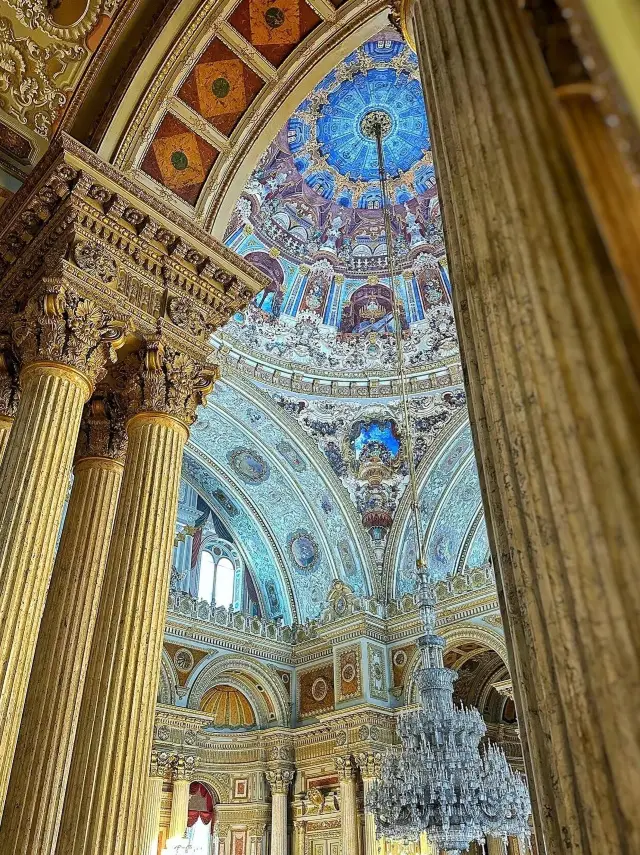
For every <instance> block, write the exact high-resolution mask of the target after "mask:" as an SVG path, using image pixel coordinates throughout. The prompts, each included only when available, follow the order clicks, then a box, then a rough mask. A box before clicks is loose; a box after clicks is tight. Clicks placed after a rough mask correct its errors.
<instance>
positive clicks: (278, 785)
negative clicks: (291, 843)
mask: <svg viewBox="0 0 640 855" xmlns="http://www.w3.org/2000/svg"><path fill="white" fill-rule="evenodd" d="M265 774H266V777H267V781H268V782H269V785H270V787H271V850H270V851H271V855H288V844H287V794H288V792H289V784H290V783H291V782H292V781H293V776H294V774H295V772H294V770H293V769H269V770H268V771H267V772H265Z"/></svg>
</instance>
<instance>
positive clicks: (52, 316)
mask: <svg viewBox="0 0 640 855" xmlns="http://www.w3.org/2000/svg"><path fill="white" fill-rule="evenodd" d="M123 329H124V325H123V324H122V323H120V322H118V321H113V320H110V319H108V318H107V315H106V314H105V312H104V311H103V310H102V309H101V308H100V307H99V306H98V305H96V303H94V302H93V301H92V300H89V299H86V298H84V297H81V296H79V295H78V294H76V293H75V292H73V291H72V290H71V289H70V288H68V287H67V286H66V285H65V284H64V283H62V282H61V281H60V279H59V278H57V277H56V278H55V279H54V278H49V279H46V278H45V279H44V280H43V284H42V288H41V289H40V290H39V291H38V292H37V293H36V294H35V295H33V296H32V297H30V298H29V300H28V301H27V304H26V306H25V308H24V311H23V312H21V314H20V315H19V316H18V317H17V319H16V320H15V321H14V323H13V327H12V337H13V343H14V346H15V348H16V351H17V353H18V355H19V356H20V359H21V362H22V366H23V367H25V366H27V365H29V364H31V363H34V362H54V363H60V364H61V365H67V366H69V367H71V368H74V369H75V370H76V371H79V372H80V373H81V374H84V375H85V376H86V377H87V379H88V380H89V382H90V383H91V384H92V385H95V383H96V382H97V381H98V380H99V379H101V377H102V376H104V374H105V371H106V366H107V364H108V362H115V358H116V357H115V350H116V348H117V347H119V346H120V345H121V344H122V342H123V340H124V337H123Z"/></svg>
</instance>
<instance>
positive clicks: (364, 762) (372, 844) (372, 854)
mask: <svg viewBox="0 0 640 855" xmlns="http://www.w3.org/2000/svg"><path fill="white" fill-rule="evenodd" d="M381 762H382V755H381V754H379V753H377V752H370V753H363V754H360V756H359V757H358V766H359V767H360V774H361V775H362V786H363V789H364V852H365V855H376V852H377V842H376V820H375V817H374V815H373V814H372V813H371V811H370V810H367V803H368V800H369V794H370V792H371V788H372V786H373V784H374V781H375V780H376V779H377V778H380V773H381Z"/></svg>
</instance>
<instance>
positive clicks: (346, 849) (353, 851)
mask: <svg viewBox="0 0 640 855" xmlns="http://www.w3.org/2000/svg"><path fill="white" fill-rule="evenodd" d="M336 769H337V771H338V778H339V780H340V831H341V835H342V855H358V805H357V801H356V766H355V763H354V762H353V760H352V758H351V757H336Z"/></svg>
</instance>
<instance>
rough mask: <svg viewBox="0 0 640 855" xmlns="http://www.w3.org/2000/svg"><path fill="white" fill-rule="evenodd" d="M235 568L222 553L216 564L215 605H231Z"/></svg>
mask: <svg viewBox="0 0 640 855" xmlns="http://www.w3.org/2000/svg"><path fill="white" fill-rule="evenodd" d="M234 575H235V570H234V567H233V564H232V563H231V561H230V560H229V559H228V558H227V557H226V556H225V555H223V557H222V558H221V559H220V560H219V561H218V563H217V564H216V587H215V592H216V594H215V599H216V605H217V606H226V607H227V608H228V607H229V606H231V605H233V579H234Z"/></svg>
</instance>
